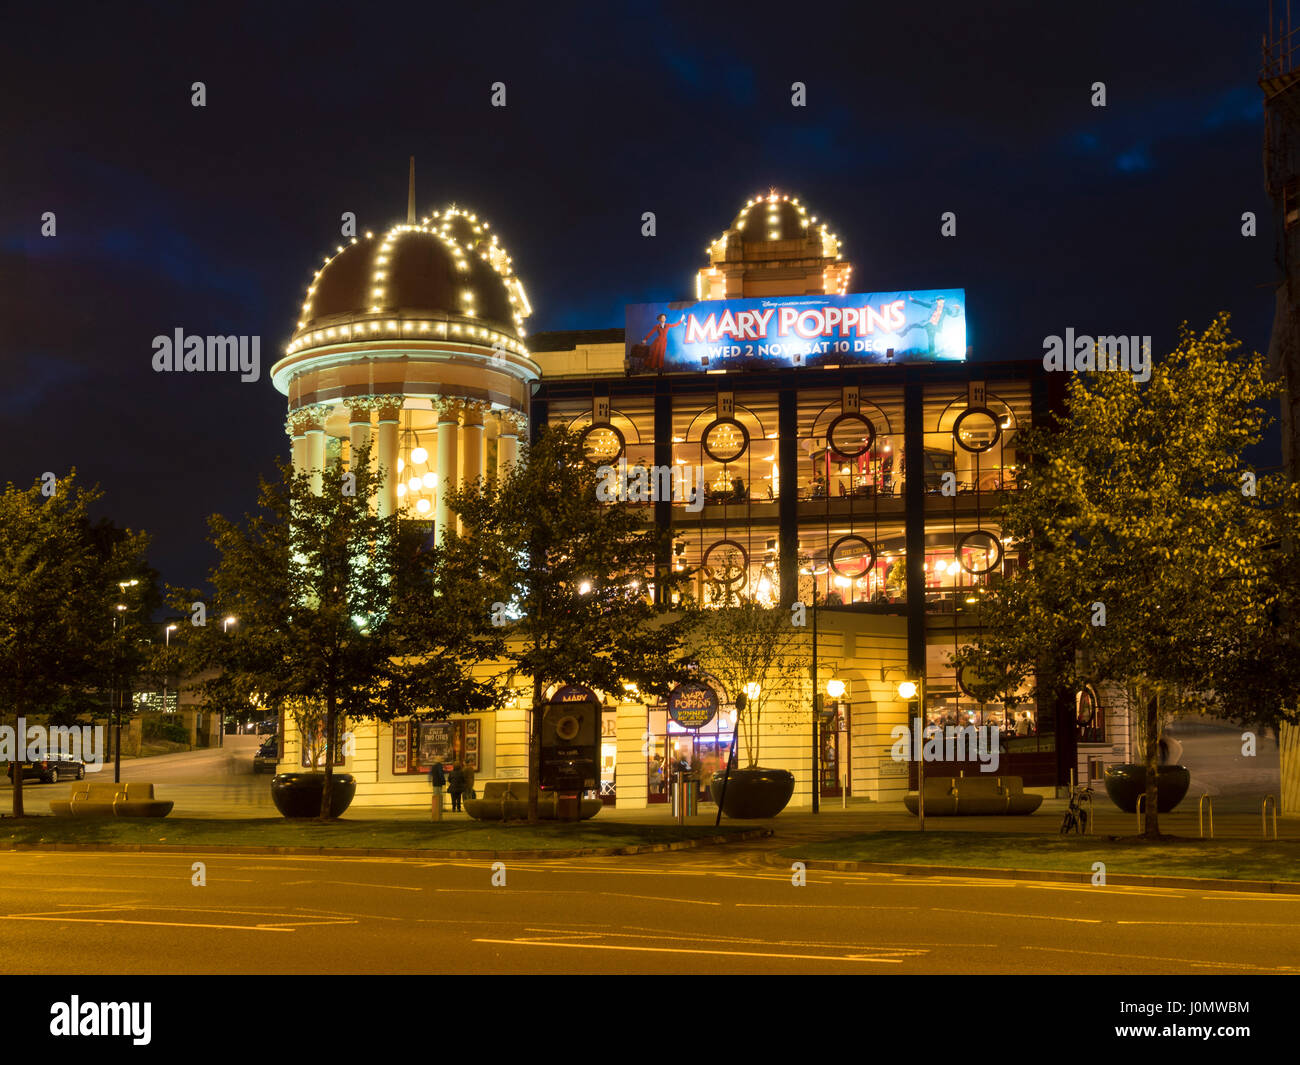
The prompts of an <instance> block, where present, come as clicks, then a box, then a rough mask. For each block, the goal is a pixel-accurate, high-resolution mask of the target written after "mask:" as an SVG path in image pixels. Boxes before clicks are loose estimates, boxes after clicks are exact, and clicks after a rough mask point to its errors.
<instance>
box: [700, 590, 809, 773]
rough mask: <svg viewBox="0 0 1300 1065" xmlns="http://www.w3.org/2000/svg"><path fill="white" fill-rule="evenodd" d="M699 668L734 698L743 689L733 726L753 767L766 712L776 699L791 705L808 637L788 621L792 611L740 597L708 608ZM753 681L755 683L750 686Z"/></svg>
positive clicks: (805, 657)
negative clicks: (742, 705) (741, 703)
mask: <svg viewBox="0 0 1300 1065" xmlns="http://www.w3.org/2000/svg"><path fill="white" fill-rule="evenodd" d="M699 645H700V650H699V660H700V665H701V667H702V668H703V669H704V670H705V671H706V672H708V673H711V674H712V675H713V676H715V677H717V678H718V680H719V681H720V682H721V684H722V685H723V687H725V688H726V689H727V691H728V692H729V693H730V695H731V697H732V698H733V699H737V698H738V696H739V695H740V694H741V693H745V694H746V696H747V698H746V699H745V708H744V709H743V710H737V713H736V729H737V731H738V732H739V733H740V736H741V738H742V739H743V740H744V743H745V757H746V758H747V759H748V765H749V767H750V768H751V769H752V768H754V767H756V766H757V765H758V759H759V754H760V741H761V737H762V732H761V730H760V724H761V722H762V718H763V714H764V711H766V710H767V709H768V707H769V705H770V704H771V703H772V702H773V700H776V701H777V702H778V703H782V702H783V703H785V704H786V705H788V706H795V705H797V704H798V703H799V700H798V699H797V698H795V696H794V692H795V690H796V689H797V688H800V687H802V685H803V682H804V674H805V671H806V670H807V668H808V665H809V657H808V655H809V646H808V639H807V637H806V636H805V635H804V630H803V629H797V628H795V627H794V626H793V625H791V623H790V612H789V611H788V610H785V609H782V608H781V607H765V606H763V605H762V604H761V603H758V602H756V601H755V600H754V599H752V598H748V597H743V596H742V597H740V599H739V601H738V602H737V603H736V604H735V605H732V606H724V607H720V608H718V609H717V610H710V611H708V612H707V616H706V618H705V620H704V621H703V623H702V626H701V631H700V636H699ZM754 685H756V686H757V687H756V688H755V687H753V686H754Z"/></svg>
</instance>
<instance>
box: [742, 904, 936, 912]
mask: <svg viewBox="0 0 1300 1065" xmlns="http://www.w3.org/2000/svg"><path fill="white" fill-rule="evenodd" d="M733 905H734V906H735V907H736V908H737V909H740V908H742V907H743V908H744V909H748V910H787V909H792V908H795V907H797V908H799V909H801V910H920V909H924V908H925V907H922V906H873V905H871V904H870V903H867V904H865V905H863V904H856V905H855V904H853V903H839V904H836V903H832V902H827V903H812V904H807V903H800V902H737V903H733Z"/></svg>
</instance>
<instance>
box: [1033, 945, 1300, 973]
mask: <svg viewBox="0 0 1300 1065" xmlns="http://www.w3.org/2000/svg"><path fill="white" fill-rule="evenodd" d="M1020 949H1021V950H1044V951H1049V952H1051V953H1053V954H1088V955H1091V956H1093V957H1097V958H1137V959H1140V960H1142V961H1169V962H1174V963H1175V964H1178V965H1195V966H1199V967H1201V968H1209V969H1258V970H1259V971H1261V972H1288V973H1289V972H1300V969H1296V968H1294V967H1292V966H1287V965H1252V964H1250V963H1249V962H1229V961H1191V960H1190V959H1188V958H1167V957H1163V956H1161V955H1158V954H1120V953H1118V952H1116V951H1110V950H1075V949H1070V948H1068V947H1030V946H1021V948H1020Z"/></svg>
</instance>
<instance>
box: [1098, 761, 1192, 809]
mask: <svg viewBox="0 0 1300 1065" xmlns="http://www.w3.org/2000/svg"><path fill="white" fill-rule="evenodd" d="M1191 783H1192V774H1191V772H1190V771H1189V770H1188V768H1187V767H1186V766H1182V765H1162V766H1159V767H1157V769H1156V809H1157V811H1158V812H1159V813H1162V814H1167V813H1168V812H1169V811H1170V810H1172V809H1173V808H1174V807H1175V806H1177V805H1178V804H1179V803H1180V802H1182V801H1183V796H1184V795H1186V794H1187V789H1188V788H1189V787H1190V786H1191ZM1146 791H1147V768H1146V766H1144V765H1134V764H1132V763H1126V764H1124V765H1112V766H1107V768H1106V794H1107V795H1109V796H1110V801H1111V802H1113V803H1114V804H1115V805H1116V806H1118V807H1119V808H1120V809H1121V810H1123V811H1124V812H1125V813H1126V814H1131V813H1136V812H1137V802H1138V796H1139V795H1145V794H1146Z"/></svg>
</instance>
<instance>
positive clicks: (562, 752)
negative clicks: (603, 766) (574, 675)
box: [541, 684, 601, 792]
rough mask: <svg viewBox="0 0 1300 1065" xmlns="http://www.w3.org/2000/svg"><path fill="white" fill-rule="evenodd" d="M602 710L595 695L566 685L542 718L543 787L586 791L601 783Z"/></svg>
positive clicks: (574, 686)
mask: <svg viewBox="0 0 1300 1065" xmlns="http://www.w3.org/2000/svg"><path fill="white" fill-rule="evenodd" d="M600 717H601V706H600V700H599V699H598V698H597V697H596V693H595V692H593V691H592V690H591V689H590V688H584V687H581V686H580V685H577V684H566V685H564V686H563V687H562V688H560V689H559V690H558V691H557V692H556V693H555V694H554V695H552V696H551V698H550V702H549V703H548V704H547V706H546V711H545V713H544V715H543V717H542V756H541V770H542V773H541V786H542V787H544V788H554V789H556V790H557V791H577V792H581V791H585V790H586V789H588V788H594V787H596V786H597V785H598V784H599V782H600V732H601V721H600Z"/></svg>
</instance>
